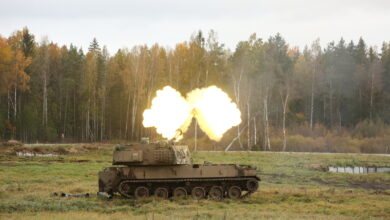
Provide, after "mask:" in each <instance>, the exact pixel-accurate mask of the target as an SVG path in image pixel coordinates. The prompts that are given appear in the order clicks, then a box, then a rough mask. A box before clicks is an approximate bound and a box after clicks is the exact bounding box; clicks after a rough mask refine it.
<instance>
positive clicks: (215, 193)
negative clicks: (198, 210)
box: [209, 186, 223, 200]
mask: <svg viewBox="0 0 390 220" xmlns="http://www.w3.org/2000/svg"><path fill="white" fill-rule="evenodd" d="M209 197H210V198H211V199H213V200H221V199H222V198H223V190H222V187H220V186H213V187H211V189H210V191H209Z"/></svg>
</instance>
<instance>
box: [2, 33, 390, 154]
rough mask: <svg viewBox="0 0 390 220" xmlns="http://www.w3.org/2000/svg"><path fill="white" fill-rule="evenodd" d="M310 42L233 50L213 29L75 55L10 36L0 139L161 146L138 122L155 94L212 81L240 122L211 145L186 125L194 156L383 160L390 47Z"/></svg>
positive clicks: (261, 42)
mask: <svg viewBox="0 0 390 220" xmlns="http://www.w3.org/2000/svg"><path fill="white" fill-rule="evenodd" d="M308 44H309V46H307V47H305V48H301V49H300V48H297V47H291V46H289V44H288V43H287V42H286V41H285V40H284V38H283V37H282V36H281V35H280V34H276V35H275V36H270V37H269V38H268V39H261V38H258V37H257V36H256V34H252V35H251V36H249V39H248V40H245V41H241V42H239V43H238V44H237V46H236V48H235V49H234V51H231V50H229V49H226V48H225V46H224V44H222V43H221V42H219V41H218V37H217V33H216V32H215V31H213V30H210V31H209V32H208V33H207V34H204V33H203V32H202V31H198V32H195V33H194V34H193V35H192V36H191V37H190V39H189V40H188V41H186V42H182V43H178V44H177V45H176V46H175V47H174V48H166V47H162V46H160V45H158V44H155V45H153V46H151V47H148V46H146V45H138V46H134V47H132V48H131V49H128V48H123V49H120V50H118V51H117V52H116V53H115V54H112V55H110V54H109V52H108V49H107V48H106V47H105V46H104V47H101V46H100V45H99V43H98V41H97V40H96V39H93V40H92V42H91V44H90V47H89V48H88V51H83V50H82V49H81V48H78V47H77V46H74V45H72V44H71V45H70V46H62V45H58V44H56V43H54V42H50V41H49V40H48V39H47V38H43V39H42V40H41V41H39V42H38V41H37V40H36V38H35V36H34V35H33V34H32V33H30V32H29V30H28V28H24V29H23V30H17V31H15V32H14V33H13V34H11V36H9V37H8V38H7V37H2V36H0V139H4V140H7V139H17V140H21V141H23V142H26V143H28V142H33V143H35V142H130V141H138V140H139V139H140V138H141V137H150V138H151V139H152V140H158V139H161V137H160V136H159V135H158V134H156V132H155V129H153V128H144V127H143V125H142V120H143V117H142V113H143V111H144V110H145V109H146V108H148V107H150V105H151V100H152V98H153V97H154V95H155V92H156V90H158V89H161V88H162V87H164V86H165V85H170V86H172V87H173V88H175V89H177V90H178V91H180V92H181V93H182V94H183V95H185V94H187V92H189V91H191V90H193V89H195V88H201V87H207V86H210V85H216V86H218V87H220V88H222V89H223V90H224V91H225V92H227V93H228V94H229V96H230V97H231V98H232V100H233V101H234V102H235V103H237V105H238V107H239V109H240V110H241V119H242V123H241V124H240V125H239V126H237V127H234V128H232V129H230V130H229V131H228V132H227V133H226V134H225V136H224V138H223V139H222V140H221V141H220V142H213V141H211V140H209V139H208V138H207V136H206V135H205V134H203V133H202V131H201V130H200V129H198V128H197V127H196V123H194V122H193V123H192V125H191V127H190V129H189V131H188V132H187V133H186V134H185V137H184V140H183V142H185V143H187V144H188V145H189V146H190V147H191V148H192V149H194V150H226V149H227V148H229V149H230V150H267V151H311V152H313V151H315V152H354V153H390V126H389V123H390V111H389V110H390V42H384V43H383V45H380V47H378V46H375V45H374V46H369V45H366V43H365V41H364V40H363V39H362V38H360V39H359V41H358V42H353V41H351V42H346V41H345V40H344V39H343V38H341V39H340V40H338V41H336V42H330V43H328V44H327V46H326V47H324V48H322V47H321V44H320V40H319V39H317V40H315V41H314V42H312V43H310V42H308ZM174 107H175V106H172V108H174ZM195 134H196V139H195V138H194V137H195ZM195 140H196V141H195Z"/></svg>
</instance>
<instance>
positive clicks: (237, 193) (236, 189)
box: [227, 186, 241, 199]
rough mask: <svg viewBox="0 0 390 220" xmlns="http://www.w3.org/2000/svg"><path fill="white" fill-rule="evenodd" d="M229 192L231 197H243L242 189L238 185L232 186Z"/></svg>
mask: <svg viewBox="0 0 390 220" xmlns="http://www.w3.org/2000/svg"><path fill="white" fill-rule="evenodd" d="M227 194H228V196H229V198H231V199H239V198H240V197H241V189H240V187H238V186H231V187H229V189H228V193H227Z"/></svg>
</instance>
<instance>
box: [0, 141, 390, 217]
mask: <svg viewBox="0 0 390 220" xmlns="http://www.w3.org/2000/svg"><path fill="white" fill-rule="evenodd" d="M113 148H114V146H113V145H77V146H76V145H75V146H60V147H59V146H57V147H50V146H42V147H37V146H35V147H19V148H2V149H1V150H0V219H23V218H29V219H54V218H55V219H86V218H98V219H124V218H131V219H390V174H389V173H374V174H364V175H363V174H360V175H357V174H342V173H328V172H324V171H323V170H322V168H323V167H325V166H328V165H351V166H355V165H359V166H360V165H362V166H366V165H376V166H390V157H389V156H376V155H357V154H300V153H296V154H288V153H285V154H283V153H264V152H228V153H223V152H198V153H194V154H193V157H194V162H196V163H203V161H210V162H213V163H239V164H250V165H255V166H257V167H258V169H259V173H260V176H261V178H262V182H261V183H260V189H259V190H258V191H257V192H256V193H255V194H253V195H252V196H251V197H249V198H245V199H242V200H229V199H225V200H223V201H220V202H215V201H210V200H201V201H196V200H192V199H191V198H187V199H182V200H174V201H171V200H158V199H155V198H148V199H145V200H137V201H136V200H128V199H122V198H120V197H119V196H118V197H115V198H114V199H113V200H109V201H107V200H105V199H102V198H98V197H96V196H94V195H95V193H96V191H97V173H98V172H99V171H100V170H102V169H103V168H104V167H107V166H110V165H111V164H110V163H111V160H112V158H111V154H112V150H113ZM15 151H25V152H26V151H29V152H30V151H34V152H41V153H48V152H51V153H57V154H62V155H61V156H58V157H20V156H16V155H15ZM52 192H69V193H82V192H85V193H86V192H88V193H92V194H93V196H91V197H90V198H63V197H51V196H50V194H51V193H52Z"/></svg>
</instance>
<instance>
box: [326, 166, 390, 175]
mask: <svg viewBox="0 0 390 220" xmlns="http://www.w3.org/2000/svg"><path fill="white" fill-rule="evenodd" d="M328 171H329V172H334V173H353V174H364V173H385V172H390V167H329V169H328Z"/></svg>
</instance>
